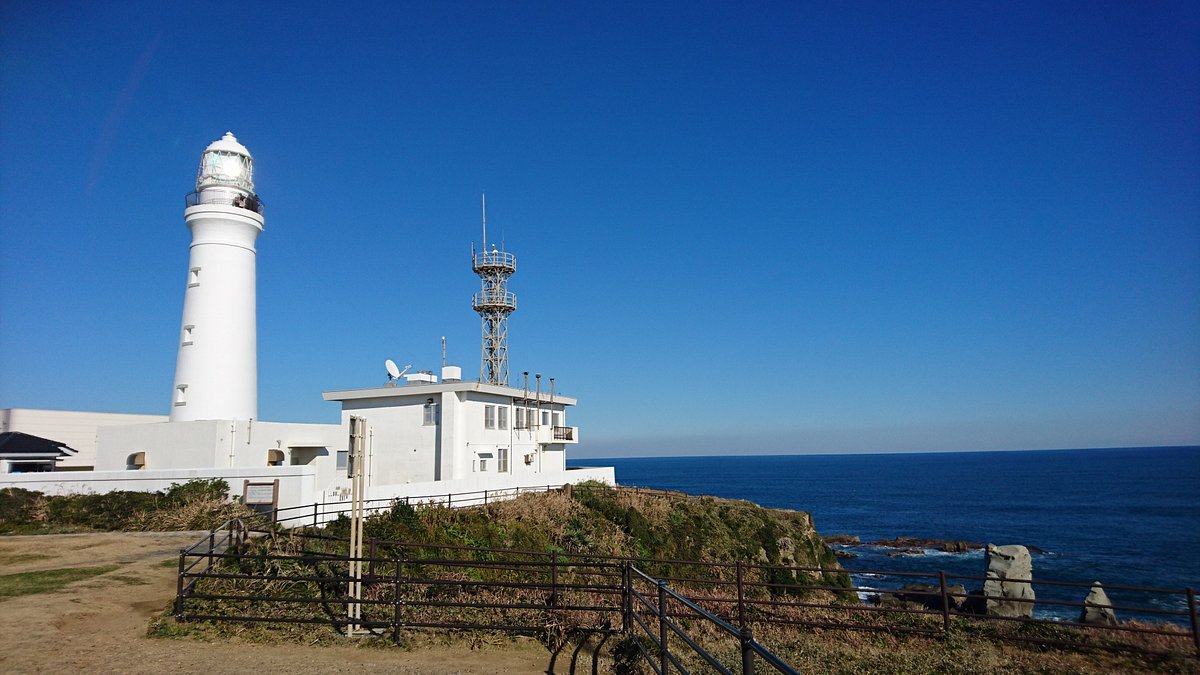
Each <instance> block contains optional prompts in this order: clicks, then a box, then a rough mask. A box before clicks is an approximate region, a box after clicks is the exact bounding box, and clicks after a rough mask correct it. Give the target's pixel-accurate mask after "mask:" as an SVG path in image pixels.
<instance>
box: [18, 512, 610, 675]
mask: <svg viewBox="0 0 1200 675" xmlns="http://www.w3.org/2000/svg"><path fill="white" fill-rule="evenodd" d="M200 535H201V533H199V532H196V533H165V534H164V533H102V534H76V535H48V536H30V537H0V575H4V574H13V573H17V572H28V571H36V570H49V569H59V568H64V567H92V566H99V565H116V566H117V567H116V569H114V570H112V571H111V572H107V573H105V574H103V575H100V576H96V577H93V578H91V579H86V580H83V581H77V582H75V583H72V584H69V585H67V586H65V587H63V588H60V589H59V590H57V591H52V592H49V593H41V594H37V595H26V596H21V597H15V598H8V599H0V635H4V636H5V641H4V642H5V645H4V648H3V649H2V650H0V672H6V673H41V672H45V673H49V672H56V673H57V672H84V673H117V672H120V673H167V672H177V673H200V672H203V673H238V674H239V675H245V674H247V673H250V674H253V675H259V674H263V673H270V672H290V673H351V672H354V673H361V672H364V671H367V672H372V673H433V674H449V673H463V674H482V673H546V672H547V669H548V667H549V665H550V663H551V655H550V654H549V653H548V652H547V651H546V649H545V648H544V647H542V646H541V645H540V644H536V643H532V642H531V643H529V644H517V645H514V646H506V647H488V648H486V649H481V650H471V649H469V648H467V647H465V646H464V647H447V648H434V649H420V650H414V651H402V650H399V649H359V648H356V647H353V646H333V647H328V646H313V647H308V646H303V645H293V644H285V645H261V644H248V643H238V642H211V643H209V642H200V641H198V640H192V639H154V638H148V637H146V636H145V635H146V628H147V625H148V623H149V621H150V619H151V618H152V617H153V616H155V615H157V614H159V613H160V612H162V611H163V610H164V609H165V608H166V607H167V605H168V604H169V603H170V602H171V600H172V598H174V595H175V566H174V560H177V557H176V556H177V555H178V551H179V549H180V548H181V547H182V546H185V545H188V544H190V543H192V542H194V541H195V540H196V539H198V538H199V536H200ZM167 561H171V562H167ZM557 661H558V663H559V664H560V666H559V668H558V669H557V670H558V672H564V671H563V670H562V667H563V666H567V665H569V663H568V662H569V661H570V655H569V654H563V655H560V657H559V658H558V659H557ZM591 665H592V664H591V663H590V660H589V662H588V664H587V666H586V670H581V672H591ZM580 666H581V669H582V668H583V667H584V666H583V664H582V663H580Z"/></svg>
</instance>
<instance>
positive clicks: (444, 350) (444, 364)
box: [442, 335, 446, 368]
mask: <svg viewBox="0 0 1200 675" xmlns="http://www.w3.org/2000/svg"><path fill="white" fill-rule="evenodd" d="M442 367H443V368H445V367H446V336H445V335H443V336H442Z"/></svg>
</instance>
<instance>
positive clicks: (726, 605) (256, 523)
mask: <svg viewBox="0 0 1200 675" xmlns="http://www.w3.org/2000/svg"><path fill="white" fill-rule="evenodd" d="M556 489H562V488H559V487H556V486H545V487H538V488H521V489H520V490H519V491H517V492H519V494H526V493H527V492H533V491H536V492H545V491H549V490H556ZM573 489H574V490H587V489H603V490H614V489H625V488H611V487H601V488H589V487H588V486H582V487H581V486H574V487H573ZM517 492H513V491H480V492H479V493H467V494H466V495H453V494H451V495H433V496H430V497H429V498H424V497H411V498H408V500H406V501H407V503H409V504H410V505H416V506H418V507H419V506H422V505H426V504H434V505H441V504H445V505H454V506H458V505H465V503H468V502H470V501H471V499H477V500H479V503H481V504H482V503H491V502H490V501H489V499H494V500H498V499H509V498H512V497H515V496H516V493H517ZM640 492H641V493H642V494H650V495H654V496H664V497H673V496H675V495H673V494H672V493H670V492H666V491H657V490H656V491H648V490H645V489H642V490H640ZM676 494H677V495H680V496H683V497H686V498H690V499H698V498H699V497H695V496H692V495H684V493H676ZM468 496H469V497H470V499H467V498H466V497H468ZM442 497H445V498H446V499H445V501H441V498H442ZM374 501H383V500H374ZM398 501H400V500H395V502H398ZM391 503H394V502H393V501H392V500H389V506H388V508H390V504H391ZM303 508H304V509H307V510H309V513H308V514H306V517H307V516H308V515H311V514H314V513H315V514H317V515H316V516H313V522H316V523H318V524H320V523H321V522H324V521H322V519H321V517H322V516H324V515H329V514H339V513H341V510H340V503H333V504H314V506H313V507H312V508H311V509H309V507H303ZM382 508H383V507H375V508H374V509H373V510H375V511H378V510H381V509H382ZM290 510H295V509H290ZM290 510H289V509H282V510H280V511H279V512H278V513H285V512H287V511H290ZM278 513H277V514H275V515H278ZM276 532H278V527H276V526H274V525H273V524H272V523H270V521H269V520H268V519H266V518H251V519H248V520H244V519H236V520H233V521H230V522H228V523H226V524H224V525H222V526H221V527H219V528H216V529H214V530H212V531H211V532H210V533H209V534H208V535H207V536H205V537H204V538H203V539H201V540H200V541H197V542H196V543H195V544H193V545H192V546H190V547H188V548H185V549H181V550H180V554H179V571H178V582H177V596H176V602H175V618H176V620H177V621H181V622H182V621H232V622H267V623H317V624H326V625H330V626H334V627H337V628H344V627H346V626H349V625H352V624H358V625H359V626H361V627H363V628H365V629H369V630H374V631H377V632H389V633H390V634H391V636H392V637H393V639H395V640H397V641H398V640H399V639H400V633H401V630H402V629H406V628H444V629H463V630H478V629H489V630H500V631H507V632H525V633H537V632H544V631H546V630H549V629H551V628H555V627H558V628H562V627H564V626H567V627H573V629H575V630H580V631H583V632H586V633H600V634H605V635H607V634H611V633H620V634H623V635H626V636H631V637H635V638H637V639H638V642H637V644H638V649H639V650H640V652H641V653H642V654H643V656H644V657H645V658H647V659H648V660H649V662H650V664H651V666H652V667H653V668H654V669H655V670H656V672H660V673H661V672H666V671H664V670H660V669H661V668H663V666H664V663H666V662H669V663H671V664H674V665H675V666H677V667H678V665H679V662H678V658H679V657H678V656H671V655H672V654H674V653H673V652H671V651H670V649H669V644H670V637H671V636H674V637H675V638H676V642H677V643H678V642H682V643H683V645H684V646H685V647H686V650H685V651H687V650H692V651H694V653H695V654H697V655H698V657H699V658H701V659H702V660H703V661H704V662H706V663H708V664H709V665H712V664H713V659H715V658H716V657H714V656H713V655H712V654H711V653H709V652H708V651H707V650H705V649H704V648H703V647H701V646H700V645H699V643H698V642H697V641H696V640H694V639H692V638H690V637H688V636H687V635H686V631H685V630H684V628H683V626H682V625H681V622H675V621H673V620H672V617H675V618H679V617H683V618H688V619H691V620H693V621H696V620H698V622H699V623H694V624H693V627H692V629H693V630H695V629H696V626H697V625H704V626H707V627H708V628H709V629H710V630H715V631H716V632H717V633H721V634H728V635H732V636H734V637H736V638H737V640H738V641H739V645H740V651H741V654H742V656H743V659H745V658H750V659H751V660H753V658H754V656H755V655H757V656H758V657H761V658H762V659H763V660H764V661H765V662H766V663H768V664H770V665H771V666H772V667H774V668H775V669H776V670H778V671H779V672H785V673H787V672H794V671H792V670H790V669H789V668H790V667H789V666H787V664H786V663H784V662H783V661H782V660H779V659H778V657H776V656H774V655H773V654H771V653H770V652H769V651H768V650H767V649H766V648H765V647H763V646H762V645H761V644H759V643H758V642H757V641H755V640H754V638H753V628H752V625H759V626H764V627H767V626H779V627H783V626H805V627H812V628H822V629H842V630H855V631H875V632H888V633H896V634H915V635H924V636H930V637H933V636H943V637H944V636H949V635H951V634H952V633H953V632H954V631H956V630H959V629H964V628H967V627H969V626H970V625H973V624H972V623H971V622H993V623H995V624H998V625H1005V624H1008V625H1013V624H1015V625H1016V626H1017V630H1016V631H1015V632H1004V631H1000V630H997V631H995V632H991V633H989V634H988V635H989V637H991V638H993V639H997V640H1004V641H1016V642H1026V643H1035V644H1040V645H1053V646H1060V647H1068V648H1084V649H1102V650H1110V651H1128V652H1138V653H1143V654H1149V655H1167V654H1189V653H1190V655H1191V656H1192V657H1200V624H1198V621H1197V600H1196V596H1195V592H1194V590H1193V589H1191V588H1187V589H1182V590H1175V589H1159V588H1147V587H1136V586H1117V585H1112V586H1106V587H1105V588H1106V589H1107V590H1112V591H1124V592H1129V593H1144V594H1153V595H1156V596H1158V597H1159V598H1160V602H1161V598H1163V597H1174V598H1182V599H1183V603H1185V605H1186V608H1187V609H1185V610H1172V609H1163V608H1162V607H1155V606H1134V605H1112V606H1111V608H1112V609H1113V610H1114V611H1122V612H1136V613H1140V614H1143V615H1155V616H1159V617H1162V618H1164V619H1167V620H1175V621H1177V622H1178V623H1179V624H1182V626H1180V627H1173V626H1171V625H1170V624H1161V623H1160V624H1145V623H1126V624H1118V625H1115V626H1098V625H1091V624H1083V623H1079V622H1071V621H1060V620H1048V619H1035V618H1024V617H999V616H989V615H979V614H971V613H965V612H963V611H961V609H960V607H959V606H958V605H960V603H961V602H963V601H967V600H968V599H970V600H973V601H975V602H984V601H987V600H998V601H1007V602H1026V603H1030V604H1032V605H1034V606H1035V607H1036V606H1039V605H1040V606H1047V605H1049V606H1055V607H1071V608H1079V609H1083V608H1085V607H1088V606H1089V605H1086V604H1085V603H1082V602H1065V601H1052V600H1013V599H1011V598H1002V597H999V596H988V595H981V594H979V593H974V594H971V593H964V592H957V591H955V590H954V589H953V587H952V584H951V582H952V581H986V577H978V576H963V575H950V574H947V573H945V572H940V571H939V572H932V573H919V572H893V571H881V570H853V572H854V573H855V574H863V575H880V576H882V575H887V576H888V577H894V578H897V579H915V578H925V579H931V578H932V579H935V580H936V581H935V583H934V584H932V585H931V586H932V587H933V588H932V590H926V591H920V590H912V589H907V590H906V589H896V590H884V589H878V588H867V587H857V586H854V585H851V586H850V587H848V588H847V587H842V586H837V585H831V584H829V583H818V582H813V577H814V576H815V578H816V579H817V580H821V579H824V578H825V575H827V574H843V573H846V572H847V570H843V569H840V568H821V567H808V566H783V565H760V564H753V563H740V562H739V563H712V562H699V561H689V560H659V559H639V558H627V557H620V556H604V555H584V554H567V553H560V552H539V551H520V550H509V549H499V548H478V547H467V546H451V545H431V544H417V543H411V542H393V541H384V540H370V541H368V546H369V554H368V555H367V556H365V557H363V558H361V559H358V560H360V561H361V562H362V563H363V567H362V569H364V570H365V571H364V572H363V573H362V575H361V576H359V577H353V578H352V577H351V576H350V575H349V572H348V570H349V563H350V562H351V558H350V557H349V556H346V555H342V554H340V553H329V552H324V551H316V550H306V551H301V552H299V553H295V554H287V555H282V554H256V553H251V552H250V547H249V545H248V544H249V542H250V539H251V538H252V536H262V535H266V534H273V533H276ZM294 534H295V535H296V536H298V537H300V538H301V539H302V540H303V541H311V542H314V543H315V545H323V544H322V542H333V543H334V544H338V543H340V542H341V538H336V537H331V536H329V535H325V534H322V533H321V532H320V531H318V530H317V528H315V527H311V526H306V527H303V528H299V529H298V530H297V531H296V532H294ZM430 551H433V552H439V553H436V554H434V555H432V556H430V555H426V554H422V552H425V553H428V552H430ZM454 554H459V555H467V556H470V559H466V560H464V559H457V558H453V557H450V556H452V555H454ZM227 561H229V562H236V563H237V565H224V563H226V562H227ZM247 563H250V564H251V565H253V564H259V565H262V564H264V563H267V564H272V565H275V567H276V568H279V567H282V566H283V565H284V563H287V564H290V565H294V566H295V568H296V569H297V570H299V571H300V572H302V573H298V574H292V575H288V574H280V573H279V571H278V569H276V570H275V571H274V572H272V573H271V574H254V573H250V572H236V571H232V570H235V569H243V568H245V567H246V566H247ZM672 565H674V566H683V567H684V568H685V569H688V570H690V571H689V573H688V576H682V575H671V574H659V575H654V574H651V573H649V572H647V571H646V570H651V569H654V568H656V567H658V568H663V567H665V566H666V567H669V566H672ZM317 568H322V569H318V571H317V572H313V571H312V570H313V569H317ZM731 577H732V578H731ZM489 578H490V580H489ZM797 579H804V580H806V583H800V582H798V581H797ZM350 581H360V582H362V583H363V585H364V588H366V589H373V590H372V592H371V593H368V594H365V596H364V597H365V598H366V599H353V598H350V597H349V596H348V595H347V594H346V593H347V591H346V589H347V587H348V584H347V582H350ZM206 582H207V583H209V584H212V583H214V582H216V583H221V582H226V583H236V584H238V585H239V588H238V589H235V590H245V588H244V587H250V589H251V591H253V585H254V584H256V583H262V582H266V583H274V585H276V586H278V585H279V582H283V584H284V585H285V586H286V585H288V584H307V585H309V586H312V587H313V588H314V589H316V590H319V591H320V593H318V595H317V596H316V597H305V598H299V597H297V596H296V595H295V594H290V595H281V594H279V593H275V594H272V593H270V592H261V593H255V592H249V593H236V592H223V593H212V592H207V591H209V590H210V589H206V588H204V587H203V584H204V583H206ZM1006 582H1007V583H1029V584H1032V585H1034V586H1043V585H1045V586H1066V587H1076V588H1081V589H1082V588H1088V587H1090V584H1084V583H1074V582H1055V581H1035V580H1019V579H1017V580H1006ZM637 584H642V585H643V586H645V584H652V586H653V587H654V589H655V590H654V593H653V594H650V595H647V593H644V592H641V591H639V590H638V589H637ZM723 589H724V590H723ZM218 590H222V589H218ZM729 592H732V593H733V595H732V596H731V595H725V593H729ZM813 592H817V593H821V592H823V593H825V594H827V595H828V594H833V595H835V596H837V594H843V597H844V594H845V593H854V594H859V595H861V594H864V593H870V594H875V595H876V596H877V597H879V598H883V597H885V596H891V597H893V598H898V599H902V600H905V601H907V602H906V603H902V604H901V605H900V606H884V605H883V604H879V605H870V604H865V603H861V602H860V603H840V602H828V601H812V600H811V598H809V597H807V596H805V595H803V594H806V593H813ZM651 595H653V596H655V599H657V600H658V603H657V604H655V602H653V600H652V598H651V597H650V596H651ZM613 597H619V598H620V604H619V605H614V604H612V602H611V598H613ZM463 598H466V599H463ZM914 598H915V599H916V602H914ZM664 600H665V602H666V605H670V607H667V609H666V610H665V611H664V604H663V601H664ZM189 601H190V602H192V603H193V604H199V605H200V606H199V607H197V608H196V609H195V610H192V611H189V609H190V608H189ZM214 603H216V604H214ZM313 603H320V605H321V606H322V608H323V610H324V614H323V615H321V616H313V614H312V612H307V613H305V612H304V611H300V610H301V609H302V608H304V607H305V606H306V605H308V606H310V607H311V606H312V604H313ZM351 603H358V604H359V605H360V606H363V607H364V608H365V609H364V610H363V612H364V614H363V618H361V619H354V620H352V619H351V617H350V615H349V612H348V611H346V610H347V609H348V607H349V606H350V604H351ZM914 604H915V605H917V606H913V605H914ZM1177 604H1178V603H1177ZM296 605H299V606H300V607H299V608H298V607H296ZM213 607H220V608H222V609H223V610H226V611H224V612H223V613H222V612H216V611H215V610H213V609H212V608H213ZM231 608H234V609H237V611H236V612H230V611H228V610H229V609H231ZM255 608H257V609H260V610H262V609H264V608H265V609H266V613H265V614H264V613H262V612H258V613H254V612H252V611H251V610H253V609H255ZM338 608H341V609H338ZM384 610H387V611H386V612H385V611H384ZM422 612H423V613H424V614H423V615H422V614H421V613H422ZM448 612H449V613H450V614H447V613H448ZM454 612H458V613H459V614H462V613H467V616H469V617H477V616H484V617H491V618H492V619H493V620H492V621H479V620H461V619H456V620H451V619H450V618H447V617H448V616H450V617H453V613H454ZM480 612H482V614H480ZM637 612H642V613H641V614H638V613H637ZM530 614H532V616H530ZM568 615H569V616H568ZM644 617H645V618H644ZM735 617H736V618H735ZM568 618H569V619H570V622H566V619H568ZM517 619H519V620H517ZM734 622H736V626H735V625H734ZM617 624H619V625H620V628H619V629H615V628H613V626H614V625H617ZM652 624H656V625H657V628H658V632H657V637H655V634H654V630H653V629H652ZM1039 626H1041V627H1043V629H1049V630H1050V634H1033V635H1028V634H1023V633H1022V632H1021V631H1022V627H1025V628H1037V627H1039ZM1183 626H1186V627H1187V629H1190V630H1188V631H1185V630H1184V628H1183ZM743 629H746V632H745V634H743ZM1055 629H1061V630H1055ZM1100 636H1103V637H1100ZM1107 636H1116V637H1112V638H1110V637H1107ZM1120 636H1126V637H1129V636H1132V637H1133V638H1139V637H1148V636H1156V639H1158V640H1160V641H1161V642H1163V643H1164V644H1165V645H1166V647H1167V648H1166V649H1156V648H1152V647H1148V646H1146V645H1145V644H1141V643H1131V642H1128V641H1121V640H1120V639H1118V638H1119V637H1120ZM1066 637H1070V638H1078V639H1064V638H1066ZM1189 638H1190V640H1189ZM643 641H647V642H643ZM1189 641H1190V642H1191V647H1190V648H1188V647H1187V646H1186V643H1187V642H1189ZM664 654H667V655H668V656H664ZM748 654H749V656H747V655H748ZM654 656H657V658H658V661H657V662H656V661H655V659H654V658H652V657H654ZM746 665H747V662H746V661H743V663H742V666H743V668H744V667H745V666H746ZM713 667H716V666H713ZM720 668H725V666H721V667H720ZM720 668H718V670H719V672H730V671H728V670H721V669H720ZM744 672H752V671H744Z"/></svg>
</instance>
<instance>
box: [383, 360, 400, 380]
mask: <svg viewBox="0 0 1200 675" xmlns="http://www.w3.org/2000/svg"><path fill="white" fill-rule="evenodd" d="M383 367H384V368H387V371H388V379H389V380H395V379H399V377H400V369H399V368H397V367H396V362H395V361H393V360H391V359H388V360H387V361H384V362H383Z"/></svg>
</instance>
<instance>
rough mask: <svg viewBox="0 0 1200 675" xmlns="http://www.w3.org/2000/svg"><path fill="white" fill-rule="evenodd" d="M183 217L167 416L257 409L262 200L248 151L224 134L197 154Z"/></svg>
mask: <svg viewBox="0 0 1200 675" xmlns="http://www.w3.org/2000/svg"><path fill="white" fill-rule="evenodd" d="M186 204H187V205H186V208H185V209H184V212H183V220H184V223H185V224H187V227H188V229H189V230H191V233H192V244H191V253H190V255H189V256H188V269H187V277H186V278H187V286H186V289H185V291H184V296H183V321H182V324H181V326H180V330H179V352H178V357H177V359H176V361H175V385H174V390H173V392H172V396H171V408H170V415H171V421H172V422H188V421H193V420H248V419H253V418H255V417H257V415H258V355H257V328H256V304H255V249H254V242H255V240H257V239H258V235H259V233H261V232H262V230H263V216H262V213H263V204H262V202H261V201H260V200H259V199H258V195H257V194H255V192H254V160H253V158H252V157H251V156H250V151H249V150H247V149H246V147H245V146H244V145H242V144H241V143H239V142H238V140H237V139H236V138H234V136H233V134H232V133H226V134H225V136H224V137H222V138H221V139H220V140H217V141H214V142H213V143H211V144H210V145H209V146H208V147H207V148H205V150H204V153H203V154H202V155H201V156H200V169H199V171H198V172H197V175H196V189H195V190H194V191H193V192H190V193H188V195H187V198H186Z"/></svg>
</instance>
